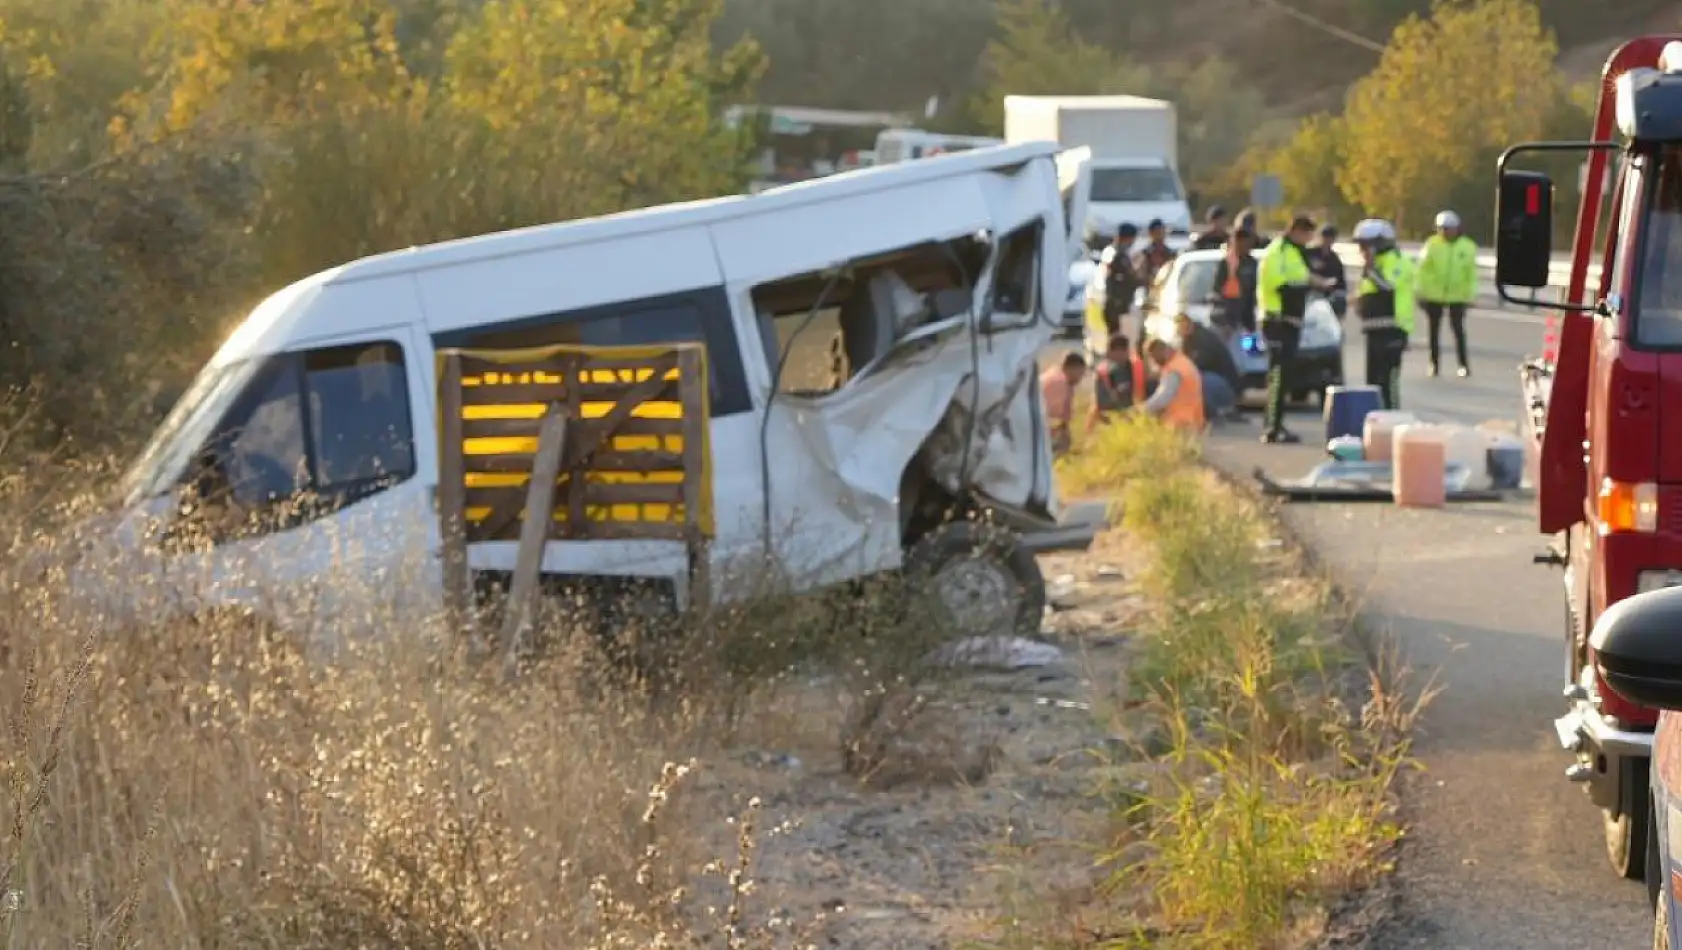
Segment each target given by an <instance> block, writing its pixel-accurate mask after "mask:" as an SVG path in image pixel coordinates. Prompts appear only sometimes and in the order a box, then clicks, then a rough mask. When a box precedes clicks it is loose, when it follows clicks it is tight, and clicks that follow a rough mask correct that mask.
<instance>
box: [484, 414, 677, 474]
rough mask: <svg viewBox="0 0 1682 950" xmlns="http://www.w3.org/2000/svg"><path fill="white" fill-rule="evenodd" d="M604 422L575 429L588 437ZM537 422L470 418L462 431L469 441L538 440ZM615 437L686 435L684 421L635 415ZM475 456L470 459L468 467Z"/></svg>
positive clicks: (584, 422)
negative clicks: (588, 434) (684, 433)
mask: <svg viewBox="0 0 1682 950" xmlns="http://www.w3.org/2000/svg"><path fill="white" fill-rule="evenodd" d="M601 422H602V420H601V419H584V420H580V421H579V423H578V424H577V425H575V426H574V427H573V428H574V429H575V430H576V431H575V440H574V444H576V439H577V438H585V437H586V435H585V433H589V432H591V431H595V430H599V429H600V428H601ZM537 426H538V420H536V419H468V420H466V421H465V422H464V423H463V431H464V433H465V436H466V438H469V439H503V438H528V439H535V438H537ZM613 434H614V435H616V436H620V435H644V436H647V435H653V436H668V435H682V434H683V420H682V419H644V418H641V417H637V416H632V417H630V418H628V419H626V420H625V421H623V422H621V423H620V424H619V426H618V427H617V428H616V429H615V430H614V433H613ZM472 458H473V456H469V464H472V463H471V459H472Z"/></svg>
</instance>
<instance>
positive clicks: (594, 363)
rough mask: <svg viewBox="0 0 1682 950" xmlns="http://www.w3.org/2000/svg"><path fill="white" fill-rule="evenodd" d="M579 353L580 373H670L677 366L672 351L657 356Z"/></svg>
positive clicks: (675, 357)
mask: <svg viewBox="0 0 1682 950" xmlns="http://www.w3.org/2000/svg"><path fill="white" fill-rule="evenodd" d="M579 355H580V356H582V357H583V358H584V362H583V364H581V365H580V366H579V371H580V372H582V373H604V372H614V373H619V372H635V373H641V372H644V371H647V370H653V371H654V372H655V373H656V374H657V375H658V374H665V373H670V372H671V371H672V370H673V369H676V368H677V356H676V354H675V353H672V352H666V353H662V354H660V355H659V356H642V357H630V356H598V355H596V354H594V353H581V354H579Z"/></svg>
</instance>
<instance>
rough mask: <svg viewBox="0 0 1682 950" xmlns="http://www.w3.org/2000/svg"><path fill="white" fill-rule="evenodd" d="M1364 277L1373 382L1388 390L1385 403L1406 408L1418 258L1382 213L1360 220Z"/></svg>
mask: <svg viewBox="0 0 1682 950" xmlns="http://www.w3.org/2000/svg"><path fill="white" fill-rule="evenodd" d="M1350 236H1351V237H1353V238H1354V239H1355V243H1356V244H1358V245H1360V248H1361V259H1362V261H1363V264H1362V267H1361V282H1360V284H1359V285H1358V286H1357V288H1356V291H1355V292H1356V297H1355V306H1356V308H1357V310H1358V311H1359V313H1360V315H1361V331H1362V333H1364V334H1365V335H1366V339H1367V385H1369V386H1377V387H1378V391H1379V392H1380V393H1382V394H1383V399H1384V408H1386V409H1399V408H1401V403H1402V398H1401V385H1402V354H1403V353H1405V352H1407V348H1408V335H1409V334H1411V333H1412V332H1413V287H1414V270H1413V262H1411V261H1409V260H1408V259H1407V258H1406V257H1404V256H1403V255H1402V252H1401V251H1400V250H1398V249H1397V248H1396V229H1395V228H1394V227H1392V226H1391V224H1390V222H1388V221H1385V220H1383V219H1380V218H1368V219H1366V220H1365V221H1362V222H1360V223H1359V224H1357V225H1355V231H1354V233H1353V234H1352V235H1350Z"/></svg>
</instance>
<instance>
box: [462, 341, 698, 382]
mask: <svg viewBox="0 0 1682 950" xmlns="http://www.w3.org/2000/svg"><path fill="white" fill-rule="evenodd" d="M462 360H463V362H462V375H463V377H465V378H468V379H476V378H479V377H481V376H484V375H486V374H495V375H497V376H499V377H500V376H521V375H524V374H527V373H544V374H546V375H550V376H561V377H566V376H567V374H568V372H569V371H571V370H572V369H573V368H574V367H576V369H577V370H578V371H579V372H582V373H592V374H593V373H609V372H611V373H635V374H638V375H641V374H643V373H647V372H650V371H652V372H654V373H655V374H657V375H659V374H665V373H670V372H671V371H672V370H673V369H675V368H676V367H677V358H676V354H675V353H673V352H665V353H660V354H658V355H655V356H601V355H597V354H594V353H586V352H582V351H578V350H573V351H563V352H561V353H558V354H556V355H554V356H551V357H548V358H547V359H540V360H520V361H518V362H511V363H500V362H497V361H496V360H493V359H489V358H486V357H483V356H474V355H472V354H471V352H469V353H465V354H463V356H462ZM624 382H625V383H627V384H630V383H632V382H634V380H624ZM494 385H509V384H494ZM468 388H474V387H471V386H470V387H468Z"/></svg>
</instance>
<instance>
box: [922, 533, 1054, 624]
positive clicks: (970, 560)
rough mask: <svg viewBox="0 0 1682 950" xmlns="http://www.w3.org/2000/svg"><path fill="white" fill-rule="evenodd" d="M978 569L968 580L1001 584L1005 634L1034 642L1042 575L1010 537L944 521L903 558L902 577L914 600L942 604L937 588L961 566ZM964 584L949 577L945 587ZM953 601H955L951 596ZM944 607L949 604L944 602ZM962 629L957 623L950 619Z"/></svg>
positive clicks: (1041, 605) (1041, 602) (959, 621)
mask: <svg viewBox="0 0 1682 950" xmlns="http://www.w3.org/2000/svg"><path fill="white" fill-rule="evenodd" d="M966 565H967V566H969V567H972V568H980V569H981V570H979V571H976V572H975V573H974V574H972V575H971V578H975V579H978V580H981V581H982V582H983V583H987V584H988V586H993V585H992V583H989V582H999V581H1003V582H1006V583H1007V584H1008V585H1009V587H1008V589H1007V590H1003V591H998V592H997V593H998V594H999V595H1002V596H1003V597H1006V598H1009V599H1010V600H1011V601H1012V603H1013V605H1012V606H1009V607H1005V608H1004V609H1006V610H1008V611H1010V614H1011V618H1012V619H1011V622H1010V632H1011V633H1012V634H1014V635H1016V636H1020V637H1030V638H1033V637H1038V636H1039V634H1040V628H1041V624H1042V621H1043V620H1044V618H1045V605H1046V591H1045V575H1044V574H1042V573H1041V572H1040V564H1039V560H1038V559H1037V558H1035V557H1034V554H1033V552H1032V551H1029V550H1028V549H1027V548H1025V547H1023V546H1022V543H1021V541H1020V539H1018V538H1017V536H1016V534H1015V532H1012V531H1009V530H1007V529H1005V528H1002V527H999V526H998V525H994V524H989V523H987V522H982V521H970V520H963V521H948V522H946V523H945V524H942V525H939V526H938V527H936V528H934V529H933V530H932V531H929V532H928V533H927V534H925V535H923V536H922V537H921V538H919V539H918V541H917V542H916V543H915V544H913V545H912V546H911V548H910V550H908V551H906V553H905V575H906V578H907V580H908V581H909V582H910V584H911V588H912V591H913V592H914V594H915V596H918V597H919V598H933V599H936V600H937V601H944V600H945V598H944V597H943V596H942V592H941V585H942V582H943V578H947V577H949V575H951V574H953V573H954V572H956V571H957V570H959V569H961V568H962V567H964V566H966ZM965 579H967V578H958V577H950V578H949V579H948V580H947V581H946V582H947V583H952V584H961V583H962V582H963V580H965ZM952 594H953V596H959V595H958V594H957V592H956V591H954V592H952ZM948 603H949V604H950V602H948ZM953 619H954V621H955V626H958V627H960V628H961V627H962V626H963V625H964V621H963V618H962V617H955V618H953ZM985 632H993V631H984V630H980V629H975V630H965V631H963V633H964V635H966V636H968V635H977V634H981V633H985Z"/></svg>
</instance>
